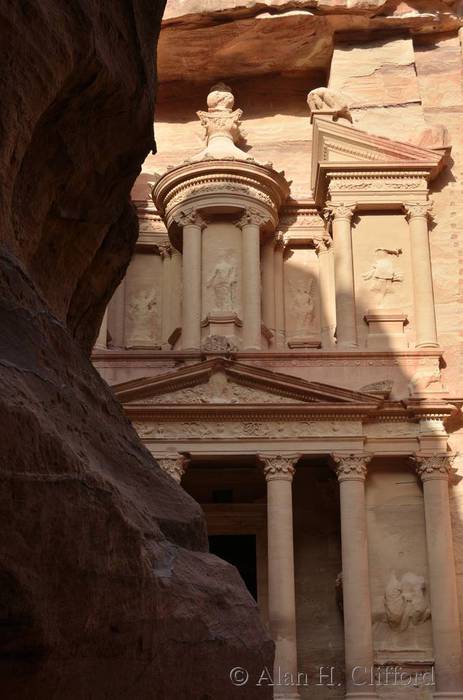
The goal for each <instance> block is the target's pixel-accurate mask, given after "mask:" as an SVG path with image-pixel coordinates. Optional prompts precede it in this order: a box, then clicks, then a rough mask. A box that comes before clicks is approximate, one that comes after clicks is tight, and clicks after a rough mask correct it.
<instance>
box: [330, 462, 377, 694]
mask: <svg viewBox="0 0 463 700" xmlns="http://www.w3.org/2000/svg"><path fill="white" fill-rule="evenodd" d="M333 459H334V462H335V463H336V472H337V476H338V481H339V490H340V506H341V545H342V592H343V610H344V646H345V656H346V698H350V697H354V696H355V697H361V698H364V699H365V700H367V699H368V698H377V695H376V692H375V689H374V688H373V687H372V686H371V685H369V682H370V674H371V672H372V669H373V663H374V656H373V635H372V623H371V602H370V575H369V570H368V539H367V513H366V503H365V478H366V474H367V465H368V462H369V461H370V459H371V458H370V457H369V456H366V455H353V454H344V455H343V454H334V455H333Z"/></svg>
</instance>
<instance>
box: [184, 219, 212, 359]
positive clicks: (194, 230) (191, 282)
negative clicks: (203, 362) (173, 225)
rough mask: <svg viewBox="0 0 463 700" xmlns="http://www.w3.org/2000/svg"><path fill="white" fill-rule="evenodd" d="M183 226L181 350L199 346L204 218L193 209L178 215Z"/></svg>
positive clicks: (193, 348)
mask: <svg viewBox="0 0 463 700" xmlns="http://www.w3.org/2000/svg"><path fill="white" fill-rule="evenodd" d="M177 223H179V224H180V225H181V226H182V227H183V268H182V270H183V300H182V349H183V350H199V349H200V347H201V238H202V236H201V232H202V230H203V228H204V227H205V226H206V222H205V221H204V219H203V218H202V217H201V216H200V215H199V214H198V212H197V211H195V210H194V209H193V210H191V211H189V212H181V213H180V215H179V217H178V218H177Z"/></svg>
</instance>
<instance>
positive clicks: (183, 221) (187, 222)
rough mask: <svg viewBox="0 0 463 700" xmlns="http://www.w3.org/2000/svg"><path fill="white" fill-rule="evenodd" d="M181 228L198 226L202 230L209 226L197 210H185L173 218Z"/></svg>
mask: <svg viewBox="0 0 463 700" xmlns="http://www.w3.org/2000/svg"><path fill="white" fill-rule="evenodd" d="M173 220H174V221H175V223H176V224H178V225H179V226H182V227H184V226H197V227H198V228H200V229H201V230H203V228H205V227H206V226H207V221H206V220H205V219H204V218H203V217H202V216H201V214H200V213H199V212H198V211H197V209H185V210H182V211H180V212H179V213H178V214H176V215H175V216H174V217H173Z"/></svg>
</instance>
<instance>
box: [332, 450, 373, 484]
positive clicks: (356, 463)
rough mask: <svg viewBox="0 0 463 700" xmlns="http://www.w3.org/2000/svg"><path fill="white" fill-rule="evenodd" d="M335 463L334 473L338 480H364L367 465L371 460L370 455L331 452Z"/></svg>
mask: <svg viewBox="0 0 463 700" xmlns="http://www.w3.org/2000/svg"><path fill="white" fill-rule="evenodd" d="M332 458H333V461H334V463H335V465H336V474H337V476H338V480H339V481H348V480H349V481H364V480H365V478H366V475H367V467H368V464H369V462H370V460H371V456H370V455H355V454H338V453H336V454H333V455H332Z"/></svg>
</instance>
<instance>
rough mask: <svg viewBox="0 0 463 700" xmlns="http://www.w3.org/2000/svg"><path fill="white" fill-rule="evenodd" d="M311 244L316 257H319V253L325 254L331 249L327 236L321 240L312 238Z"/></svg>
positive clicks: (329, 239) (330, 241)
mask: <svg viewBox="0 0 463 700" xmlns="http://www.w3.org/2000/svg"><path fill="white" fill-rule="evenodd" d="M313 242H314V245H315V251H316V253H317V255H320V253H326V252H327V251H328V250H329V249H330V248H331V245H332V243H333V241H332V240H331V238H330V237H329V236H323V237H322V238H314V239H313Z"/></svg>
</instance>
